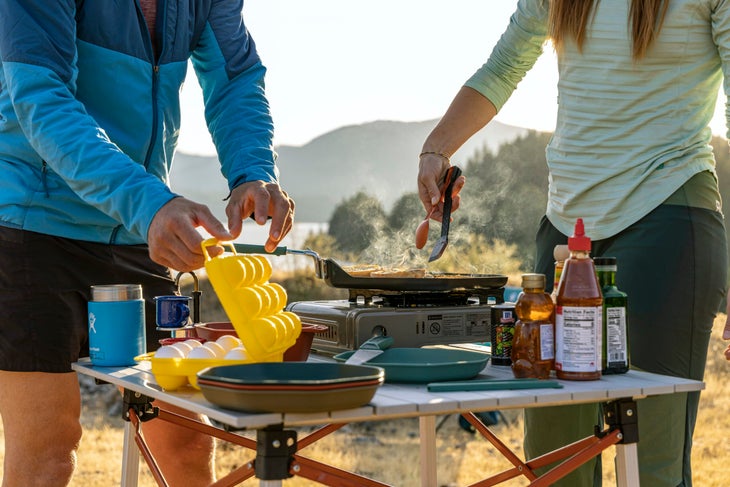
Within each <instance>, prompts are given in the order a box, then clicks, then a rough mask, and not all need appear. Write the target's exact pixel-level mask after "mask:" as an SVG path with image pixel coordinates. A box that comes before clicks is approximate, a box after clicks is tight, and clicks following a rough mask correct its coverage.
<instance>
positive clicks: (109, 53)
mask: <svg viewBox="0 0 730 487" xmlns="http://www.w3.org/2000/svg"><path fill="white" fill-rule="evenodd" d="M242 8H243V0H158V12H157V25H156V40H157V46H158V51H159V53H158V54H157V55H155V53H153V48H152V43H151V41H150V38H149V34H148V29H147V25H146V23H145V21H144V17H143V15H142V11H141V9H140V7H139V4H138V2H137V1H136V0H124V1H122V0H118V1H114V2H110V1H102V0H53V1H51V2H49V1H47V0H2V1H0V63H1V64H0V67H1V68H2V69H1V70H0V225H5V226H8V227H14V228H22V229H26V230H30V231H35V232H41V233H46V234H51V235H58V236H62V237H68V238H74V239H79V240H87V241H93V242H103V243H114V244H122V245H125V244H138V243H143V242H145V241H146V237H147V230H148V228H149V225H150V222H151V220H152V218H153V217H154V215H155V213H156V212H157V211H158V210H159V209H160V207H162V206H163V205H164V204H165V203H167V202H168V201H169V200H170V199H172V198H174V197H175V196H176V195H175V194H174V193H172V192H171V191H170V189H169V188H168V187H167V184H166V183H167V181H168V174H169V170H170V167H171V164H172V159H173V154H174V151H175V145H176V142H177V137H178V133H179V129H180V107H179V94H180V89H181V86H182V83H183V80H184V79H185V74H186V71H187V67H188V60H192V65H193V67H194V68H195V72H196V74H197V76H198V80H199V82H200V85H201V86H202V89H203V97H204V100H205V117H206V120H207V123H208V127H209V129H210V132H211V134H212V136H213V142H214V143H215V145H216V148H217V152H218V158H219V160H220V161H221V170H222V172H223V175H224V176H225V177H226V178H227V180H228V182H229V187H230V188H231V189H232V188H234V187H235V186H237V185H239V184H241V183H243V182H247V181H252V180H263V181H267V182H273V181H276V180H277V170H276V167H275V165H274V151H273V146H272V139H273V124H272V121H271V116H270V111H269V106H268V102H267V100H266V98H265V95H264V73H265V68H264V67H263V65H262V64H261V61H260V59H259V56H258V54H257V53H256V47H255V44H254V42H253V40H252V39H251V37H250V36H249V33H248V31H247V29H246V27H245V26H244V24H243V19H242V13H241V11H242ZM201 184H204V181H202V182H201ZM223 196H225V195H223Z"/></svg>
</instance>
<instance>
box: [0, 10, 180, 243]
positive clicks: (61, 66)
mask: <svg viewBox="0 0 730 487" xmlns="http://www.w3.org/2000/svg"><path fill="white" fill-rule="evenodd" d="M75 8H76V4H75V0H54V1H53V2H46V1H44V0H3V1H2V2H0V61H1V62H2V70H3V74H4V77H5V81H6V86H3V87H0V89H3V90H7V95H8V96H9V97H10V99H11V101H12V106H13V109H14V110H15V113H16V115H17V119H18V121H19V124H20V126H21V129H22V130H23V132H24V134H25V137H26V138H27V139H28V140H29V142H30V144H31V145H32V147H33V149H34V150H35V151H36V152H37V153H38V155H39V156H40V157H41V158H42V159H43V160H44V161H46V163H47V164H48V166H49V167H50V168H51V169H52V170H53V171H54V172H56V173H57V174H58V175H59V176H61V177H62V178H63V179H64V181H65V182H66V183H67V184H68V185H69V186H70V187H71V189H72V190H73V191H74V192H75V193H76V194H77V195H78V196H79V197H80V198H82V199H83V200H84V201H85V202H86V203H88V204H89V205H92V206H94V207H96V208H98V209H100V210H101V211H103V212H104V213H106V214H107V215H109V216H111V217H112V218H114V219H115V220H117V221H119V222H120V223H121V224H123V225H124V226H125V227H126V228H127V229H129V230H130V231H132V232H134V233H136V234H138V235H140V236H141V237H142V238H145V239H146V237H147V229H148V227H149V224H150V222H151V221H152V218H153V217H154V215H155V213H156V212H157V210H159V208H160V207H162V206H163V205H164V204H165V203H167V202H168V201H169V200H170V199H172V198H174V197H175V196H176V195H175V194H173V193H172V192H171V191H170V190H169V189H168V188H167V187H166V186H165V184H164V183H162V181H160V180H159V179H157V178H156V177H154V176H152V175H150V174H147V172H146V171H145V169H144V167H143V165H142V164H140V163H137V162H135V161H132V160H131V159H130V158H129V157H128V156H127V155H125V154H124V153H123V152H122V151H121V150H120V149H119V147H117V146H116V145H115V144H114V143H112V142H111V141H110V140H109V138H108V137H107V135H106V133H105V132H104V130H103V129H102V128H101V127H100V126H99V125H98V123H97V122H96V121H95V120H94V118H93V117H91V116H90V115H89V114H88V113H87V112H86V111H85V109H84V106H83V104H82V103H81V102H80V101H79V100H77V99H76V97H75V89H76V86H75V80H76V74H77V67H76V64H75V59H76V54H77V53H76V36H75V26H76V23H75ZM140 162H141V161H140ZM130 201H133V202H134V204H130Z"/></svg>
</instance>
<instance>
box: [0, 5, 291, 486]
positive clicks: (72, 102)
mask: <svg viewBox="0 0 730 487" xmlns="http://www.w3.org/2000/svg"><path fill="white" fill-rule="evenodd" d="M242 8H243V2H242V0H237V1H222V0H137V1H134V0H127V1H117V2H99V1H94V0H56V1H53V2H47V1H44V0H3V1H2V2H0V63H1V64H0V67H1V69H0V175H2V176H1V177H0V309H1V310H2V320H1V321H0V391H2V392H0V416H2V419H3V427H4V436H5V460H4V461H5V464H4V473H3V475H4V480H3V485H4V486H23V487H27V486H31V485H43V486H46V487H47V486H52V485H67V484H68V483H69V482H70V479H71V477H72V475H73V470H74V466H75V456H76V449H77V447H78V444H79V441H80V438H81V427H80V424H79V414H80V394H79V388H78V383H77V379H76V375H75V374H74V373H73V372H72V371H71V363H72V362H74V361H75V360H77V359H78V357H80V356H84V355H85V354H87V353H88V336H87V322H86V303H87V301H88V300H89V297H90V296H89V292H90V290H89V288H90V286H91V285H95V284H114V283H141V284H142V285H143V289H144V291H145V295H146V298H147V300H148V301H149V300H150V298H151V297H153V296H156V295H165V294H172V293H173V292H174V291H175V288H174V283H173V281H172V279H171V274H170V270H169V269H170V268H172V269H174V270H177V271H189V270H194V269H198V268H200V267H202V266H203V263H204V257H203V255H202V251H201V248H200V242H201V241H202V238H203V237H201V234H200V233H199V232H198V231H197V230H196V228H198V227H200V228H202V229H203V230H204V231H205V232H207V233H209V234H211V235H212V236H214V237H216V238H218V239H220V240H230V239H233V238H236V237H237V236H238V235H239V234H240V232H241V228H242V221H243V219H245V218H248V217H249V216H253V217H254V218H255V220H256V221H257V222H258V223H259V224H264V223H265V222H266V221H267V219H269V218H270V221H271V227H270V233H269V237H268V240H267V241H266V243H265V245H266V248H267V250H273V248H274V247H276V245H277V244H278V242H279V241H280V240H281V239H282V238H283V237H284V236H285V235H286V233H287V232H288V231H289V230H290V228H291V225H292V219H293V215H294V204H293V202H292V200H291V199H290V198H289V197H288V195H287V194H286V193H285V192H284V191H283V190H282V189H281V188H280V186H279V184H278V174H277V169H276V166H275V164H274V158H275V154H274V151H273V146H272V138H273V124H272V120H271V116H270V111H269V106H268V103H267V100H266V97H265V93H264V73H265V68H264V67H263V65H262V64H261V61H260V59H259V57H258V54H257V52H256V48H255V45H254V42H253V40H252V39H251V37H250V36H249V33H248V31H247V29H246V27H245V26H244V23H243V20H242ZM189 61H192V65H193V67H194V69H195V72H196V75H197V77H198V80H199V82H200V85H201V87H202V90H203V95H204V100H205V116H206V120H207V124H208V127H209V130H210V133H211V135H212V137H213V141H214V143H215V145H216V148H217V152H218V159H219V160H220V163H221V171H222V173H223V175H224V176H225V177H226V179H227V180H228V183H229V189H230V194H229V195H228V203H227V208H226V214H227V216H228V227H227V228H226V226H224V225H223V224H222V223H221V222H219V221H218V220H217V219H216V218H215V217H214V216H213V215H212V213H211V212H210V211H209V209H208V208H207V207H205V206H203V205H200V204H197V203H195V202H193V201H190V200H187V199H186V198H184V197H182V196H180V195H177V194H175V193H173V192H172V191H171V190H170V189H169V188H168V186H167V184H166V183H167V181H168V177H169V171H170V167H171V163H172V159H173V154H174V151H175V146H176V142H177V137H178V133H179V128H180V107H179V93H180V88H181V86H182V83H183V80H184V79H185V75H186V70H187V67H188V62H189ZM201 183H202V182H201ZM221 197H222V198H223V197H226V195H221ZM220 251H222V249H217V250H212V251H211V253H212V255H216V252H220ZM147 323H148V325H149V324H152V325H153V326H154V312H153V311H152V313H149V307H148V314H147ZM158 338H159V334H155V333H154V329H148V349H151V347H154V346H156V342H157V339H158ZM156 423H162V424H156ZM144 428H145V433H146V436H147V437H148V440H149V441H150V447H151V448H152V449H153V452H154V453H155V454H156V458H157V460H158V461H159V463H160V466H161V468H162V470H163V474H164V475H165V477H166V479H167V481H168V482H169V483H170V484H171V485H207V484H208V483H210V482H211V481H212V479H213V473H212V459H213V456H212V451H213V450H212V449H213V443H212V440H211V439H210V438H207V437H204V436H202V435H198V434H195V433H190V432H188V431H186V430H182V429H180V428H178V427H174V426H172V427H170V426H167V424H166V423H165V422H162V421H160V422H157V421H151V422H148V423H145V424H144ZM161 429H164V430H165V431H161Z"/></svg>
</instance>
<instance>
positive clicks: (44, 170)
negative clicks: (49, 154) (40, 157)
mask: <svg viewBox="0 0 730 487" xmlns="http://www.w3.org/2000/svg"><path fill="white" fill-rule="evenodd" d="M41 187H42V188H43V193H44V194H45V195H46V198H50V196H51V195H50V194H48V163H47V162H46V161H41Z"/></svg>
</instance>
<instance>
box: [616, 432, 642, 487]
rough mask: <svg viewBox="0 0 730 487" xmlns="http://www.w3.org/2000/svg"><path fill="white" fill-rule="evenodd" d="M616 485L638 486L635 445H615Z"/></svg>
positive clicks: (625, 486)
mask: <svg viewBox="0 0 730 487" xmlns="http://www.w3.org/2000/svg"><path fill="white" fill-rule="evenodd" d="M616 485H617V487H632V486H634V485H639V458H638V454H637V451H636V443H625V444H624V443H619V444H617V445H616Z"/></svg>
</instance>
